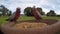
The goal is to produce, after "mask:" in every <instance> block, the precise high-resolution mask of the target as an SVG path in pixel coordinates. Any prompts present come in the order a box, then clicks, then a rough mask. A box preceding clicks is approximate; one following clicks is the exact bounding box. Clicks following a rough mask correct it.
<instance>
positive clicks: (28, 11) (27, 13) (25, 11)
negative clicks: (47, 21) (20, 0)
mask: <svg viewBox="0 0 60 34" xmlns="http://www.w3.org/2000/svg"><path fill="white" fill-rule="evenodd" d="M24 14H25V15H26V16H33V13H32V8H31V7H27V8H25V9H24Z"/></svg>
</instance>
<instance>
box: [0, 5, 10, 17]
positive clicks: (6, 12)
mask: <svg viewBox="0 0 60 34" xmlns="http://www.w3.org/2000/svg"><path fill="white" fill-rule="evenodd" d="M0 12H2V14H1V15H3V16H6V15H7V14H8V12H9V9H7V8H6V7H5V6H4V5H1V6H0Z"/></svg>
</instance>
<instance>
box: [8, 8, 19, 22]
mask: <svg viewBox="0 0 60 34" xmlns="http://www.w3.org/2000/svg"><path fill="white" fill-rule="evenodd" d="M19 17H20V8H19V7H18V8H16V12H14V13H13V14H12V15H11V16H10V17H9V18H8V19H7V21H10V22H13V21H14V22H16V21H17V19H18V18H19Z"/></svg>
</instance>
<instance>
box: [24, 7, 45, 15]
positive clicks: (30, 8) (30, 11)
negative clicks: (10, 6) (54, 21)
mask: <svg viewBox="0 0 60 34" xmlns="http://www.w3.org/2000/svg"><path fill="white" fill-rule="evenodd" d="M37 10H38V11H39V13H40V14H41V15H44V14H45V12H43V11H42V8H39V7H38V8H37ZM24 14H25V15H26V16H33V9H32V7H27V8H25V9H24Z"/></svg>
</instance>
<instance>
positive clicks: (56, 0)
mask: <svg viewBox="0 0 60 34" xmlns="http://www.w3.org/2000/svg"><path fill="white" fill-rule="evenodd" d="M0 4H2V5H4V6H5V7H7V8H8V9H10V10H12V11H13V12H14V11H15V9H16V8H17V7H21V11H22V12H21V13H23V9H24V8H26V7H28V6H29V7H33V6H34V5H35V6H36V7H41V8H42V9H43V11H44V12H45V13H47V12H49V10H51V9H52V10H54V11H55V12H56V13H57V14H60V13H59V12H60V0H0Z"/></svg>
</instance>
